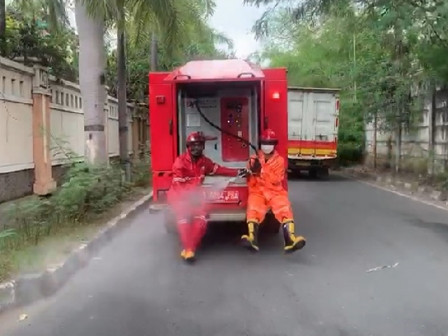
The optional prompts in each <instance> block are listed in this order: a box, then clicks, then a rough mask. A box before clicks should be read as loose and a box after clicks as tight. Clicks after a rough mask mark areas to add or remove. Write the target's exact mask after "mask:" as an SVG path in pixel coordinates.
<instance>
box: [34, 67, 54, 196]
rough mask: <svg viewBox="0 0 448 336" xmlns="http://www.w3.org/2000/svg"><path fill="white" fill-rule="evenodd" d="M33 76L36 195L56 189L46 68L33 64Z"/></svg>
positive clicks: (46, 193) (45, 193)
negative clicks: (51, 149) (53, 172)
mask: <svg viewBox="0 0 448 336" xmlns="http://www.w3.org/2000/svg"><path fill="white" fill-rule="evenodd" d="M33 68H34V78H33V161H34V185H33V191H34V193H35V194H37V195H48V194H50V193H51V192H52V191H54V190H55V189H56V182H55V181H54V179H53V176H52V160H51V153H50V144H51V136H50V134H51V124H50V120H51V119H50V95H51V94H50V90H49V81H48V72H47V69H46V68H44V67H42V66H40V65H35V66H34V67H33Z"/></svg>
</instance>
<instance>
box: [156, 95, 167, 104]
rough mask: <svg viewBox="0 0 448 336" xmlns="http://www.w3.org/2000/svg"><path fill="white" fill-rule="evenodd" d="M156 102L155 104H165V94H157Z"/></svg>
mask: <svg viewBox="0 0 448 336" xmlns="http://www.w3.org/2000/svg"><path fill="white" fill-rule="evenodd" d="M156 103H157V105H163V104H165V96H157V97H156Z"/></svg>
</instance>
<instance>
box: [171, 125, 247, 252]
mask: <svg viewBox="0 0 448 336" xmlns="http://www.w3.org/2000/svg"><path fill="white" fill-rule="evenodd" d="M193 143H200V144H201V145H202V148H204V145H205V138H204V137H203V135H202V134H201V133H199V132H197V133H192V134H190V135H189V136H188V137H187V147H188V151H187V152H186V153H184V154H182V155H180V156H179V157H177V158H176V160H175V162H174V164H173V181H172V184H171V188H170V190H169V191H168V195H167V196H168V202H169V203H170V205H171V207H172V209H173V210H174V213H175V215H176V220H177V227H178V232H179V236H180V240H181V243H182V246H183V250H182V253H181V257H182V258H183V259H185V260H187V261H189V260H193V259H194V257H195V251H196V248H197V247H198V245H199V243H200V241H201V239H202V237H203V236H204V234H205V232H206V230H207V218H206V216H207V205H206V203H205V200H204V198H203V193H202V192H201V190H200V188H199V187H200V186H201V184H202V182H203V181H204V178H205V176H207V175H208V176H210V175H223V176H229V177H230V176H237V174H238V172H239V170H238V169H232V168H226V167H222V166H220V165H218V164H216V163H214V162H213V161H212V160H210V159H209V158H208V157H206V156H204V155H202V152H201V155H200V156H194V155H192V153H191V149H190V146H191V145H192V144H193Z"/></svg>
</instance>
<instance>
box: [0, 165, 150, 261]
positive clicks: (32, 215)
mask: <svg viewBox="0 0 448 336" xmlns="http://www.w3.org/2000/svg"><path fill="white" fill-rule="evenodd" d="M143 161H144V160H142V161H141V162H138V163H137V164H136V166H135V167H134V172H135V184H138V185H147V184H148V181H149V165H148V163H147V162H146V163H145V162H143ZM144 171H146V172H145V173H144ZM132 186H133V185H132V184H130V183H127V182H125V180H124V173H123V171H122V169H121V167H120V166H118V165H116V164H113V165H110V166H109V167H91V166H88V165H87V164H85V163H76V164H72V165H71V167H70V169H68V171H67V173H66V175H65V178H64V181H63V183H62V185H61V187H60V188H59V189H58V190H57V191H56V192H55V193H54V194H53V195H51V196H49V197H31V198H30V199H28V200H26V201H22V202H18V203H16V204H13V205H12V206H10V208H8V209H7V210H6V215H7V216H6V217H7V220H6V223H4V224H3V228H0V254H2V250H3V251H5V250H10V249H15V248H18V247H20V246H24V245H27V244H30V243H31V244H37V243H38V242H39V240H40V239H41V237H42V236H46V235H49V234H50V233H51V232H52V231H53V230H57V229H58V228H61V227H64V226H67V225H82V224H83V223H87V222H88V221H89V220H90V219H92V218H93V217H94V216H96V215H98V214H101V213H103V212H104V211H106V210H108V209H110V208H111V207H112V206H114V205H115V204H117V203H118V202H120V201H121V200H122V199H123V197H124V196H126V194H128V193H129V192H130V190H131V188H132ZM11 230H15V231H11Z"/></svg>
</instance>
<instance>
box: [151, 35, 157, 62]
mask: <svg viewBox="0 0 448 336" xmlns="http://www.w3.org/2000/svg"><path fill="white" fill-rule="evenodd" d="M151 71H157V36H156V33H155V32H153V33H152V39H151Z"/></svg>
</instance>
